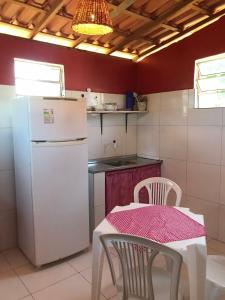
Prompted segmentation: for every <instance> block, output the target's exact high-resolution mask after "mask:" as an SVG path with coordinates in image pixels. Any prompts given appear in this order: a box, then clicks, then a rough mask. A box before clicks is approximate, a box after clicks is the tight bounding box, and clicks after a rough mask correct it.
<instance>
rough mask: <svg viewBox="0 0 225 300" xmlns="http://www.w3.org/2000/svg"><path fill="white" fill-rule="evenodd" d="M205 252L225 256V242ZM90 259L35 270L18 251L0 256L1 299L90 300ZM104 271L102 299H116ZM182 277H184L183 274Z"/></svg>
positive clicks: (212, 244)
mask: <svg viewBox="0 0 225 300" xmlns="http://www.w3.org/2000/svg"><path fill="white" fill-rule="evenodd" d="M208 253H209V254H223V255H225V243H221V242H219V241H216V240H209V241H208ZM91 259H92V253H91V250H89V251H86V252H83V253H81V254H79V255H76V256H73V257H72V258H69V259H66V260H64V261H62V262H60V263H56V264H52V265H51V266H48V267H45V268H41V269H35V268H34V267H33V266H32V265H31V264H30V263H29V262H28V261H27V260H26V258H25V257H24V256H23V254H22V253H21V252H20V251H19V250H18V249H12V250H8V251H5V252H3V253H0V299H1V300H22V299H23V300H90V298H91V297H90V295H91ZM103 272H104V273H103V283H102V299H101V300H106V299H111V300H116V297H115V289H114V287H113V286H112V284H111V277H110V273H109V269H108V266H107V264H105V265H104V271H103ZM183 274H184V272H183ZM182 277H184V278H185V274H184V275H183V276H182Z"/></svg>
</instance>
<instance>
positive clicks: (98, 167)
mask: <svg viewBox="0 0 225 300" xmlns="http://www.w3.org/2000/svg"><path fill="white" fill-rule="evenodd" d="M110 161H112V162H115V161H129V164H126V165H120V166H112V165H110V164H108V163H109V162H110ZM161 163H162V160H157V159H148V158H143V157H138V156H136V155H132V156H131V155H125V156H119V157H118V156H117V157H111V158H102V159H95V160H93V159H91V160H89V161H88V172H89V173H92V174H95V173H100V172H107V171H116V170H124V169H130V168H135V167H141V166H149V165H155V164H161Z"/></svg>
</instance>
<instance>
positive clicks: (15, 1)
mask: <svg viewBox="0 0 225 300" xmlns="http://www.w3.org/2000/svg"><path fill="white" fill-rule="evenodd" d="M132 1H133V2H134V0H132ZM6 3H13V4H17V5H19V6H21V7H24V8H29V9H32V10H34V11H36V12H37V13H39V16H40V15H42V20H43V18H46V17H47V15H48V12H47V11H45V10H44V9H42V8H40V7H37V6H34V5H31V4H27V3H25V2H22V1H19V0H8V1H7V2H6ZM56 15H57V17H58V18H62V19H65V20H68V21H71V20H72V19H73V17H72V15H71V16H70V15H69V14H67V15H66V16H64V15H63V14H58V13H56ZM30 23H32V21H31V22H30ZM39 31H40V30H39ZM114 32H115V33H117V34H119V35H120V36H124V37H126V36H128V35H129V34H130V32H129V31H123V30H121V29H119V28H115V30H114ZM83 37H84V36H81V37H79V38H78V39H77V40H76V41H77V42H78V41H79V43H80V42H81V39H82V38H83ZM86 38H87V37H85V39H86ZM85 39H84V40H85ZM76 41H75V43H74V44H76ZM146 42H148V39H146ZM79 43H77V45H78V44H79Z"/></svg>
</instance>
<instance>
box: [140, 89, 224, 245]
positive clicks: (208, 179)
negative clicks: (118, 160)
mask: <svg viewBox="0 0 225 300" xmlns="http://www.w3.org/2000/svg"><path fill="white" fill-rule="evenodd" d="M147 96H148V104H149V105H148V108H149V113H148V114H147V115H145V116H139V117H138V128H137V152H138V155H142V154H143V153H144V155H145V156H147V157H151V156H152V154H153V153H154V157H155V156H157V158H161V159H163V165H162V176H165V177H167V178H170V179H172V180H174V181H175V182H177V183H178V184H179V185H180V186H181V188H182V189H183V192H184V199H183V202H182V203H184V204H185V205H186V206H188V207H190V208H191V209H192V210H193V211H196V212H199V213H202V214H204V215H205V219H206V226H207V231H208V234H209V235H210V236H211V237H214V238H219V239H221V240H223V241H225V229H224V228H225V227H224V220H225V109H223V108H212V109H194V108H193V107H194V91H193V90H183V91H173V92H165V93H157V94H150V95H147ZM156 126H158V127H159V130H158V131H156V130H155V127H156ZM143 129H144V130H143ZM152 132H154V135H153V134H152ZM153 136H154V138H153ZM149 137H151V138H149ZM152 149H153V150H154V151H153V150H152ZM155 149H157V150H158V151H157V150H155ZM184 204H183V205H184Z"/></svg>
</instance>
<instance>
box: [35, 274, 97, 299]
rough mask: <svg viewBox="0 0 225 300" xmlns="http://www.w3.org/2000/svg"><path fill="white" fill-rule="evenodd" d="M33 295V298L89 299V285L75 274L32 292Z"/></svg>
mask: <svg viewBox="0 0 225 300" xmlns="http://www.w3.org/2000/svg"><path fill="white" fill-rule="evenodd" d="M33 297H34V299H35V300H50V299H52V300H53V299H54V300H89V299H91V285H90V283H88V282H87V281H86V280H85V279H84V278H83V277H82V276H81V275H80V274H77V275H75V276H72V277H70V278H68V279H66V280H63V281H60V282H58V283H57V284H54V285H52V286H50V287H48V288H46V289H44V290H42V291H40V292H38V293H35V294H33Z"/></svg>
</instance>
